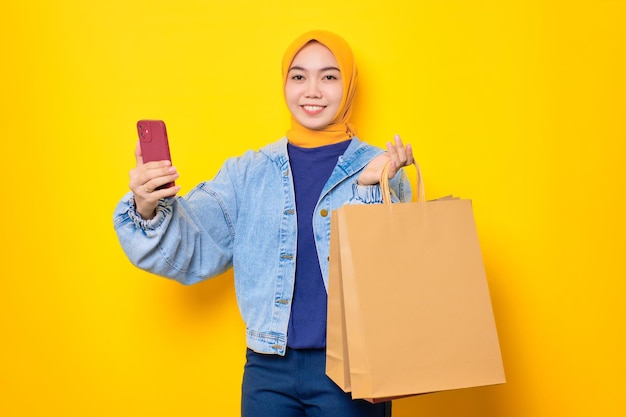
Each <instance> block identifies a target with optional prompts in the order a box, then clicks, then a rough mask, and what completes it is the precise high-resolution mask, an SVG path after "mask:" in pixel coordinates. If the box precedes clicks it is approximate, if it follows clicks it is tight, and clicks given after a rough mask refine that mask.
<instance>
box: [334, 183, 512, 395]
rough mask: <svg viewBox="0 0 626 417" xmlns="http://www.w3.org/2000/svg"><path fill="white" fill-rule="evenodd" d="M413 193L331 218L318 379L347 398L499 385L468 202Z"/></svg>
mask: <svg viewBox="0 0 626 417" xmlns="http://www.w3.org/2000/svg"><path fill="white" fill-rule="evenodd" d="M418 178H420V177H419V176H418ZM382 188H383V189H386V187H385V186H384V185H383V186H382ZM387 192H388V191H387ZM418 194H421V196H422V197H420V200H422V201H419V202H417V203H400V204H381V205H348V206H344V207H342V208H340V209H338V210H336V211H334V212H333V213H332V217H331V260H330V270H329V291H328V292H329V300H328V303H329V304H328V340H327V374H328V375H329V377H330V378H331V379H333V380H334V381H335V382H336V383H337V384H338V385H339V386H340V387H341V388H343V389H344V390H345V391H347V392H351V393H352V396H353V398H355V399H356V398H365V399H368V400H370V401H373V402H377V401H381V400H385V399H390V398H397V397H402V396H409V395H417V394H423V393H431V392H435V391H442V390H451V389H458V388H468V387H474V386H483V385H493V384H499V383H504V382H505V378H504V370H503V366H502V360H501V355H500V347H499V343H498V337H497V332H496V328H495V321H494V317H493V312H492V307H491V300H490V296H489V289H488V287H487V280H486V276H485V271H484V267H483V263H482V255H481V252H480V247H479V244H478V238H477V233H476V227H475V224H474V218H473V212H472V206H471V202H470V201H469V200H462V199H443V200H438V201H429V202H424V201H423V186H422V185H421V181H418Z"/></svg>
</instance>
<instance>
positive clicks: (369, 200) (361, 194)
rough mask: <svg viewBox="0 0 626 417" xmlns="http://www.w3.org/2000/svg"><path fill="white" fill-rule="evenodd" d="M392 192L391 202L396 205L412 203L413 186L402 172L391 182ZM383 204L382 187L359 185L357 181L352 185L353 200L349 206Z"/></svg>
mask: <svg viewBox="0 0 626 417" xmlns="http://www.w3.org/2000/svg"><path fill="white" fill-rule="evenodd" d="M389 189H390V191H391V201H392V202H394V203H398V202H400V203H406V202H408V201H411V197H412V191H411V184H410V182H409V179H408V177H407V175H406V173H405V172H404V171H403V170H400V171H399V172H398V173H397V174H396V175H395V177H393V178H392V179H391V180H389ZM382 202H383V197H382V193H381V191H380V186H379V185H378V184H375V185H358V184H357V181H354V183H352V198H351V199H350V201H349V202H348V204H381V203H382Z"/></svg>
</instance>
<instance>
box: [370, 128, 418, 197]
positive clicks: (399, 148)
mask: <svg viewBox="0 0 626 417" xmlns="http://www.w3.org/2000/svg"><path fill="white" fill-rule="evenodd" d="M388 161H391V162H390V164H389V171H388V174H389V179H391V178H393V177H394V176H395V175H396V173H397V172H398V170H399V169H400V168H402V167H405V166H408V165H411V164H413V162H414V161H415V159H414V158H413V149H412V148H411V145H409V144H407V145H406V146H404V144H403V143H402V139H400V135H395V136H394V143H391V142H387V152H386V153H384V154H382V155H378V156H377V157H376V158H374V159H372V160H371V161H370V163H369V164H367V166H366V167H365V169H364V170H363V172H361V175H359V178H358V183H359V185H374V184H378V183H379V182H380V175H381V173H382V171H383V168H384V167H385V164H387V162H388Z"/></svg>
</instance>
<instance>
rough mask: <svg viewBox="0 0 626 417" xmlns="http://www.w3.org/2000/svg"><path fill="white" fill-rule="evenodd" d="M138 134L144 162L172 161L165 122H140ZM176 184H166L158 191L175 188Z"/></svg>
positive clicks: (138, 123)
mask: <svg viewBox="0 0 626 417" xmlns="http://www.w3.org/2000/svg"><path fill="white" fill-rule="evenodd" d="M137 134H138V135H139V145H140V146H141V156H142V158H143V162H150V161H164V160H168V161H171V160H172V158H171V156H170V145H169V142H168V140H167V129H166V128H165V122H163V120H139V121H138V122H137ZM173 186H174V182H170V183H167V184H164V185H162V186H160V187H158V188H157V189H162V188H169V187H173Z"/></svg>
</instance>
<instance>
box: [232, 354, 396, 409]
mask: <svg viewBox="0 0 626 417" xmlns="http://www.w3.org/2000/svg"><path fill="white" fill-rule="evenodd" d="M246 359H247V361H246V365H245V368H244V375H243V384H242V398H241V415H242V417H391V402H387V403H379V404H371V403H369V402H367V401H365V400H353V399H352V398H351V396H350V394H346V393H345V392H343V390H342V389H341V388H339V387H338V386H337V385H336V384H335V383H334V382H333V381H332V380H331V379H330V378H328V377H327V376H326V373H325V368H326V352H325V350H324V349H304V350H295V349H287V353H286V355H285V356H278V355H264V354H260V353H255V352H253V351H252V350H250V349H248V351H247V353H246Z"/></svg>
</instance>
